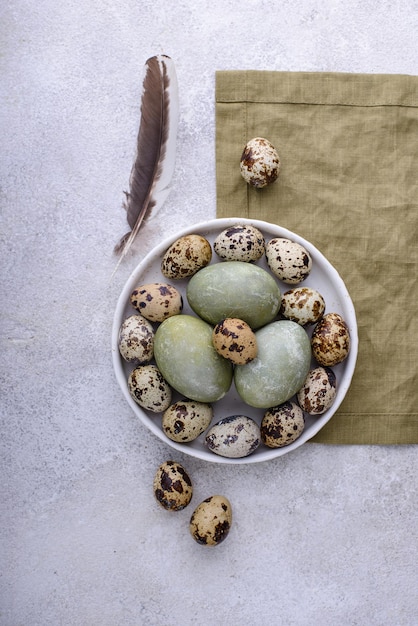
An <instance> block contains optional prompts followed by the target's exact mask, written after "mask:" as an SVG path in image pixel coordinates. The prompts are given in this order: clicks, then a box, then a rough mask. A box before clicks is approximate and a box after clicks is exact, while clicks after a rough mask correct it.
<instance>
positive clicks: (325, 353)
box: [311, 313, 350, 367]
mask: <svg viewBox="0 0 418 626" xmlns="http://www.w3.org/2000/svg"><path fill="white" fill-rule="evenodd" d="M311 346H312V353H313V356H314V357H315V359H316V360H317V361H318V363H319V365H324V366H327V367H332V366H333V365H337V363H341V362H342V361H344V359H346V358H347V356H348V353H349V351H350V333H349V330H348V326H347V324H346V322H345V321H344V320H343V318H342V317H341V315H339V313H327V314H326V315H324V317H323V318H322V319H321V320H319V322H318V323H317V325H316V326H315V328H314V330H313V333H312V339H311Z"/></svg>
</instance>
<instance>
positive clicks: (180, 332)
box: [154, 315, 233, 402]
mask: <svg viewBox="0 0 418 626" xmlns="http://www.w3.org/2000/svg"><path fill="white" fill-rule="evenodd" d="M212 331H213V328H212V326H210V325H209V324H207V323H206V322H204V321H203V320H201V319H200V318H198V317H194V316H192V315H174V316H173V317H169V318H168V319H166V320H165V321H164V322H162V324H160V326H159V327H158V328H157V331H156V333H155V338H154V357H155V361H156V363H157V366H158V369H159V370H160V372H161V373H162V375H163V376H164V378H165V380H166V381H167V382H168V383H169V385H170V386H171V387H173V388H174V389H176V390H177V391H178V392H179V393H181V394H182V395H183V396H186V398H189V399H190V400H196V401H197V402H216V401H217V400H220V399H221V398H222V397H223V396H224V395H225V394H226V392H227V391H228V390H229V388H230V386H231V383H232V376H233V369H232V365H231V363H230V362H229V361H227V360H226V359H224V358H223V357H221V356H220V355H219V354H218V353H217V352H216V350H215V348H214V347H213V343H212Z"/></svg>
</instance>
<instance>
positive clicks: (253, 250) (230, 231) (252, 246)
mask: <svg viewBox="0 0 418 626" xmlns="http://www.w3.org/2000/svg"><path fill="white" fill-rule="evenodd" d="M265 245H266V244H265V240H264V235H263V234H262V233H261V232H260V231H259V230H258V228H255V226H251V225H245V224H244V225H241V224H237V225H236V226H230V227H229V228H226V229H225V230H223V231H222V232H221V233H219V235H218V236H217V237H216V239H215V241H214V243H213V249H214V251H215V253H216V254H217V255H218V257H219V258H220V259H222V260H224V261H243V262H247V263H249V262H251V261H257V260H258V259H260V258H261V257H262V256H263V254H264V251H265Z"/></svg>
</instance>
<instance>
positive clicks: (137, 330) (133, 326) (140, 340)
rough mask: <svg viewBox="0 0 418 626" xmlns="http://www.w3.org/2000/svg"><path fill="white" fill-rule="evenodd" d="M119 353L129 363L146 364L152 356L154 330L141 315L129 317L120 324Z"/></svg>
mask: <svg viewBox="0 0 418 626" xmlns="http://www.w3.org/2000/svg"><path fill="white" fill-rule="evenodd" d="M118 345H119V352H120V354H121V355H122V357H123V358H124V359H125V361H128V362H129V363H148V362H149V361H151V359H152V357H153V355H154V329H153V327H152V326H151V324H150V323H149V322H148V320H146V319H145V317H143V316H142V315H130V316H129V317H127V318H126V319H125V320H124V321H123V322H122V324H121V327H120V329H119V338H118Z"/></svg>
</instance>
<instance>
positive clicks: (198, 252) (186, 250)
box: [161, 234, 212, 280]
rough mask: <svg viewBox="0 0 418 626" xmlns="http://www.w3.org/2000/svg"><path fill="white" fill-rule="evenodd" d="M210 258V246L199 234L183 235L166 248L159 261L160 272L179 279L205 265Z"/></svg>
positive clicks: (190, 274) (186, 276)
mask: <svg viewBox="0 0 418 626" xmlns="http://www.w3.org/2000/svg"><path fill="white" fill-rule="evenodd" d="M211 258H212V247H211V245H210V243H209V241H208V240H207V239H206V238H205V237H202V236H201V235H195V234H193V235H184V236H183V237H180V238H179V239H177V240H176V241H175V242H174V243H172V244H171V246H170V247H169V248H168V250H167V251H166V253H165V254H164V256H163V259H162V261H161V272H162V274H163V275H164V276H165V277H166V278H171V279H174V280H180V279H181V278H188V277H189V276H193V274H195V273H196V272H197V271H198V270H200V269H202V267H206V265H208V264H209V263H210V260H211Z"/></svg>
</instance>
